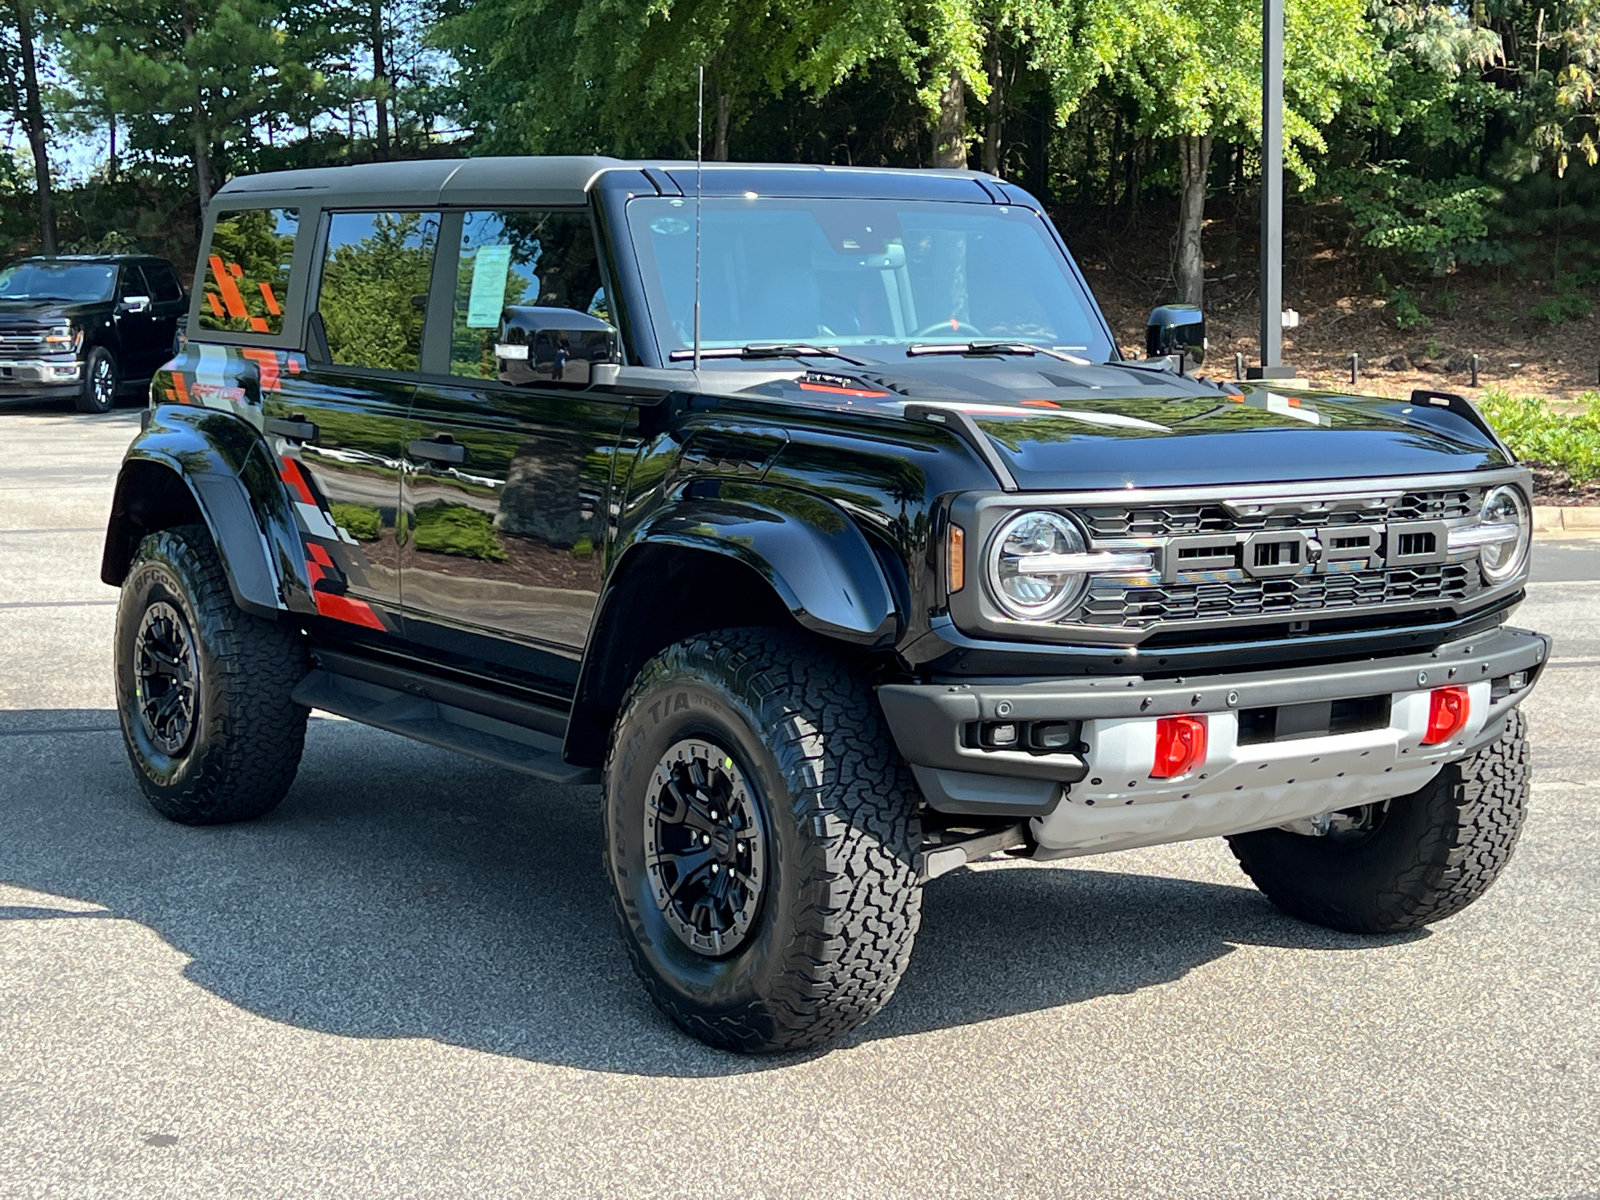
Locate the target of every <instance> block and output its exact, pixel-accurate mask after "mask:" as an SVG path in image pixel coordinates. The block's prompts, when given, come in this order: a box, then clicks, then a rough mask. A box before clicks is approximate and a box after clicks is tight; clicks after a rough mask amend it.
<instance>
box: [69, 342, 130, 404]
mask: <svg viewBox="0 0 1600 1200" xmlns="http://www.w3.org/2000/svg"><path fill="white" fill-rule="evenodd" d="M107 366H109V369H110V374H111V385H110V388H109V390H103V389H101V388H100V387H99V386H97V380H98V377H99V375H100V372H101V370H102V368H105V367H107ZM120 384H121V381H120V380H119V379H118V378H117V360H116V359H115V358H113V357H112V355H111V351H109V350H107V349H106V348H105V347H104V346H95V347H94V348H93V349H91V350H90V351H89V353H88V354H87V355H86V356H85V357H84V360H83V386H82V387H80V388H79V389H78V394H77V395H76V396H75V397H73V403H74V404H75V405H77V407H78V411H79V412H81V413H107V412H110V411H111V410H112V409H113V408H114V407H116V403H117V388H118V387H119V386H120Z"/></svg>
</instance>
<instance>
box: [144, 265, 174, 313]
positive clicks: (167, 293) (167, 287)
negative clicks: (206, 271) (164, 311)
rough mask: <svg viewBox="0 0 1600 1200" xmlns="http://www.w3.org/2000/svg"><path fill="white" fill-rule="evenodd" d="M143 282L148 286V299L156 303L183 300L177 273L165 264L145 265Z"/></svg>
mask: <svg viewBox="0 0 1600 1200" xmlns="http://www.w3.org/2000/svg"><path fill="white" fill-rule="evenodd" d="M144 280H145V282H146V283H148V284H149V285H150V298H151V299H152V300H155V301H157V302H158V303H162V304H164V303H166V302H167V301H169V300H182V299H183V287H182V286H181V285H180V284H179V283H178V273H177V272H176V271H174V270H173V269H172V267H171V266H170V265H169V264H167V263H145V264H144Z"/></svg>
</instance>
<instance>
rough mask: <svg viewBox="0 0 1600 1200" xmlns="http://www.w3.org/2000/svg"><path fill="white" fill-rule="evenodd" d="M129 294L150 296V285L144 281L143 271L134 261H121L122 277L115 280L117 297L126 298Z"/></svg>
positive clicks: (119, 298) (147, 297)
mask: <svg viewBox="0 0 1600 1200" xmlns="http://www.w3.org/2000/svg"><path fill="white" fill-rule="evenodd" d="M129 296H143V297H145V298H146V299H149V298H150V285H149V284H148V283H146V282H145V278H144V272H143V271H141V270H140V269H139V268H138V266H137V264H135V263H123V264H122V278H121V279H120V280H118V281H117V299H118V300H126V299H127V298H128V297H129Z"/></svg>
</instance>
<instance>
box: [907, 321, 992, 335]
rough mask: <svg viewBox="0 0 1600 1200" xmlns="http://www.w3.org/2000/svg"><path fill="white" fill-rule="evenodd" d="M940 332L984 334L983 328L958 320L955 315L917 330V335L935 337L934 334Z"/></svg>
mask: <svg viewBox="0 0 1600 1200" xmlns="http://www.w3.org/2000/svg"><path fill="white" fill-rule="evenodd" d="M940 333H968V334H977V335H978V336H979V337H982V336H983V330H981V329H979V328H978V327H977V326H976V325H969V324H967V322H965V321H958V320H956V319H955V318H954V317H950V318H949V319H948V320H944V321H935V322H934V323H933V324H932V325H929V326H926V327H925V328H922V329H919V330H917V332H916V336H917V337H933V336H934V335H936V334H940Z"/></svg>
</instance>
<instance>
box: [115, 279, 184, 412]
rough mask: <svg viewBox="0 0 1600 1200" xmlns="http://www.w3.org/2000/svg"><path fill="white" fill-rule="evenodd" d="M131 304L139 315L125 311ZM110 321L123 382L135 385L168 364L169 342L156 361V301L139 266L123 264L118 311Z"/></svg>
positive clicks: (119, 281)
mask: <svg viewBox="0 0 1600 1200" xmlns="http://www.w3.org/2000/svg"><path fill="white" fill-rule="evenodd" d="M129 300H133V301H135V302H136V303H138V304H139V305H140V307H139V310H138V311H137V312H135V311H132V310H130V309H128V308H126V307H125V305H126V303H127V301H129ZM111 319H112V320H113V321H114V322H116V326H117V348H118V350H119V352H120V355H121V361H120V362H119V363H118V364H117V373H118V374H119V375H120V376H121V378H122V381H123V382H124V383H132V382H137V381H139V380H144V379H149V378H150V376H152V375H154V374H155V372H156V368H157V367H159V366H160V365H161V364H162V363H164V362H165V361H166V360H167V355H168V354H169V353H171V351H172V342H171V339H168V341H167V344H166V346H165V347H164V348H162V349H161V351H160V357H159V358H157V357H156V355H157V350H156V347H155V346H154V344H153V343H155V341H156V317H155V300H154V299H153V298H152V297H151V295H150V285H149V284H148V283H146V282H145V278H144V272H143V271H141V270H140V269H139V265H138V264H137V263H123V264H122V269H121V271H120V272H119V278H118V280H117V301H116V308H115V309H114V310H113V312H112V317H111Z"/></svg>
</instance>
